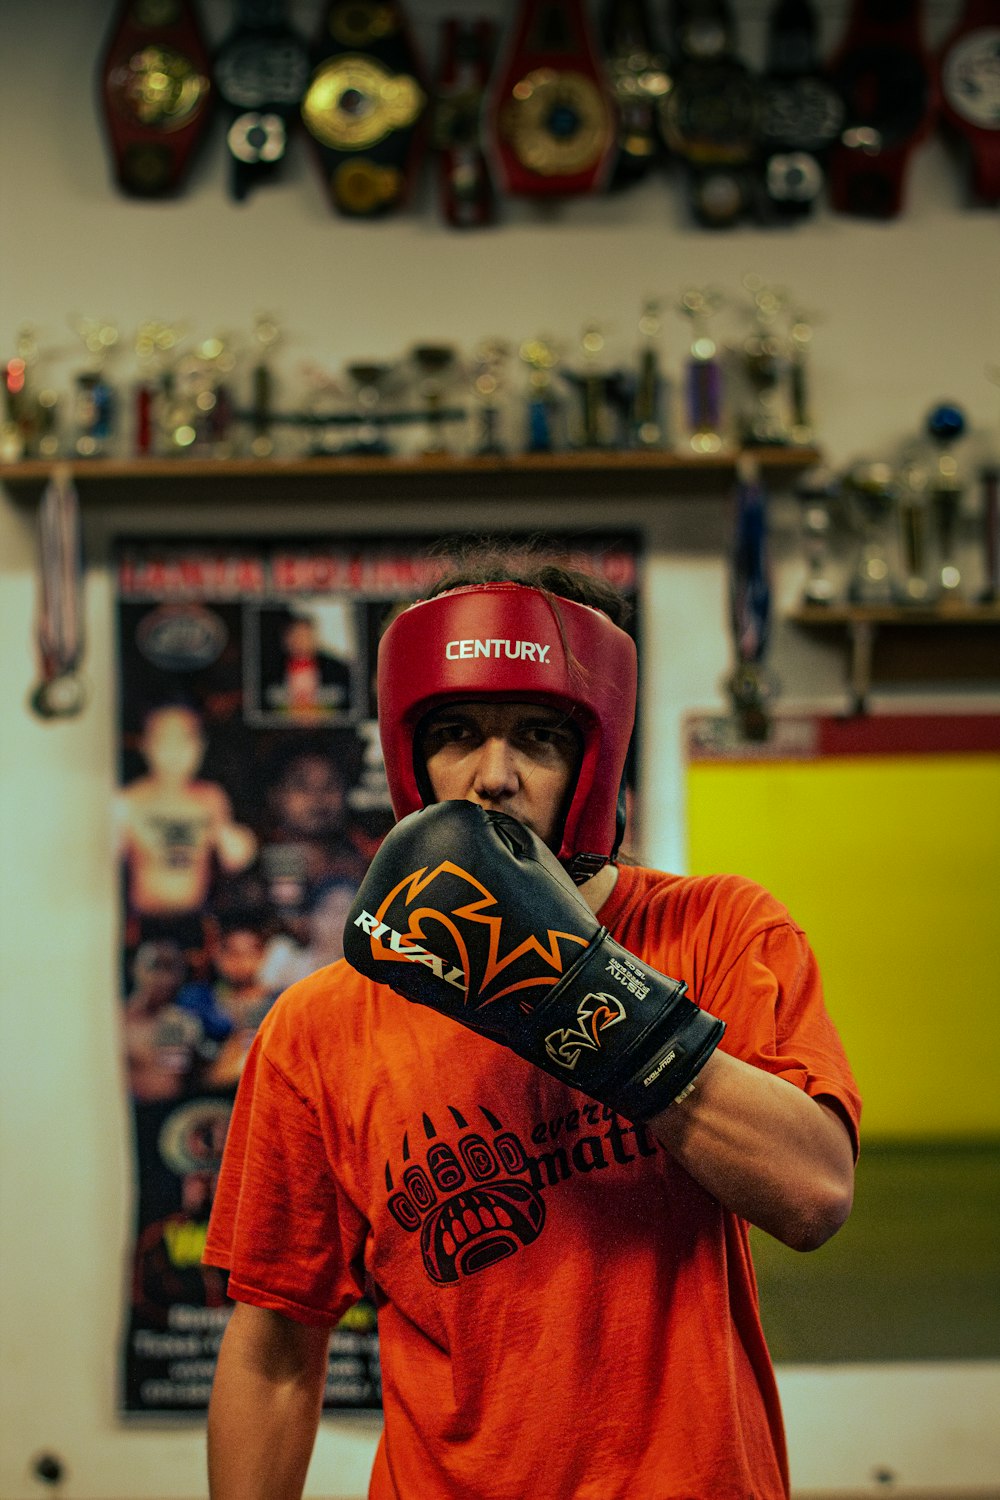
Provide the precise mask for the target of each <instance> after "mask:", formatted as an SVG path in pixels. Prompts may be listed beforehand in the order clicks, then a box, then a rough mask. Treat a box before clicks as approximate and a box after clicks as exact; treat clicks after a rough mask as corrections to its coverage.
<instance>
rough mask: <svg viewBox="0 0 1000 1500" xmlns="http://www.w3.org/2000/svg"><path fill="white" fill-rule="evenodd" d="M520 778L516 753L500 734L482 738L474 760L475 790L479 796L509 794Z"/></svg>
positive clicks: (512, 791)
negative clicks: (476, 759)
mask: <svg viewBox="0 0 1000 1500" xmlns="http://www.w3.org/2000/svg"><path fill="white" fill-rule="evenodd" d="M519 785H520V778H519V775H518V769H517V755H516V752H515V751H514V749H513V747H512V746H511V745H510V744H509V743H508V741H507V740H505V739H503V738H502V737H501V736H495V737H493V738H491V739H487V740H484V741H483V743H482V745H481V746H480V750H479V759H478V761H477V762H476V776H475V790H476V792H477V794H478V795H479V796H481V797H497V796H511V795H512V794H513V793H514V792H516V791H517V789H518V787H519Z"/></svg>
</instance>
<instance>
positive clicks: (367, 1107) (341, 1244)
mask: <svg viewBox="0 0 1000 1500" xmlns="http://www.w3.org/2000/svg"><path fill="white" fill-rule="evenodd" d="M618 611H619V601H618V599H617V596H615V595H613V594H611V593H610V592H609V591H608V590H606V589H605V588H604V587H603V586H602V585H599V584H597V583H596V582H595V581H594V580H592V579H588V578H587V577H586V576H581V575H577V574H573V573H569V572H565V571H563V570H558V569H553V568H546V567H542V568H540V569H538V570H536V571H535V572H534V573H530V574H527V573H526V574H522V575H521V576H520V578H519V579H518V580H517V581H516V582H512V581H510V580H509V575H505V573H504V572H503V571H502V570H500V569H496V570H491V569H489V568H487V569H485V570H484V572H481V573H479V574H478V575H477V574H475V573H473V574H467V575H465V576H459V577H452V578H451V579H449V580H446V581H445V583H444V584H443V585H442V587H441V591H440V592H438V594H437V595H436V596H435V597H434V598H431V599H430V600H428V601H425V602H422V603H419V604H417V605H414V606H413V607H412V608H410V609H409V610H406V611H404V612H403V613H402V614H400V615H399V616H397V618H396V619H395V620H394V621H393V624H392V625H391V626H390V628H389V630H388V631H387V633H386V635H385V637H384V639H383V642H382V647H381V650H380V657H379V719H380V726H381V734H382V739H383V747H384V750H385V761H386V769H387V775H388V778H389V785H390V790H391V792H392V796H393V806H394V809H395V811H396V813H397V816H398V817H400V818H401V822H400V823H399V824H398V825H397V827H396V828H395V829H394V830H393V832H392V833H390V834H389V836H388V838H387V839H386V841H385V843H384V844H383V847H382V850H380V852H379V854H378V855H377V856H376V858H375V860H374V862H373V864H372V867H371V869H370V871H369V874H368V876H367V877H366V880H365V882H364V884H363V886H362V889H361V891H360V892H359V897H358V901H357V902H356V905H355V916H354V919H353V921H352V922H350V923H349V925H348V928H347V930H346V932H345V952H346V953H347V954H348V957H349V958H350V959H351V961H352V963H353V964H354V966H355V967H356V968H357V969H359V970H363V971H364V972H365V973H366V974H369V975H372V974H382V973H384V974H386V975H387V976H388V977H389V978H390V980H391V983H392V984H393V985H394V986H395V987H396V988H397V989H398V990H400V991H401V992H402V993H403V994H405V995H409V996H411V998H414V999H417V1000H420V1001H421V1002H422V1003H420V1004H417V1005H413V1004H408V1003H407V1002H406V1001H405V1000H403V999H401V998H400V997H399V995H398V994H396V993H394V991H393V990H391V989H389V988H387V986H386V985H385V984H382V983H378V982H375V981H374V980H373V979H371V978H363V977H360V975H359V974H358V973H355V972H354V971H353V970H352V968H351V967H350V966H349V965H348V964H346V963H342V964H336V965H334V966H332V967H331V968H329V969H326V970H323V971H321V972H320V973H319V974H318V975H314V976H313V977H311V978H310V979H308V980H305V981H304V982H303V983H301V984H300V985H297V986H295V987H294V988H293V989H292V990H290V991H288V992H287V993H286V995H285V997H284V998H283V1000H282V1001H280V1002H279V1004H278V1006H277V1007H276V1008H275V1010H274V1011H273V1012H272V1015H271V1017H270V1018H269V1020H268V1022H267V1023H266V1024H265V1026H264V1027H263V1028H262V1033H261V1036H260V1038H259V1040H258V1043H257V1045H256V1047H255V1049H254V1053H253V1054H252V1055H251V1058H250V1061H249V1063H248V1068H247V1073H246V1074H245V1077H244V1084H243V1088H242V1090H241V1097H240V1099H239V1100H238V1101H237V1107H236V1111H235V1113H234V1117H233V1124H232V1127H231V1130H230V1136H229V1141H228V1144H227V1153H226V1160H225V1162H224V1166H223V1172H222V1176H221V1179H220V1186H219V1192H218V1196H217V1198H216V1204H215V1210H214V1217H213V1222H212V1226H211V1230H210V1233H209V1238H208V1248H207V1251H206V1257H207V1259H208V1260H209V1261H210V1263H212V1264H218V1265H222V1266H225V1267H228V1268H229V1269H230V1282H229V1287H230V1294H231V1295H232V1296H233V1297H234V1298H235V1299H236V1300H237V1306H236V1308H235V1311H234V1314H233V1318H232V1320H231V1322H230V1325H229V1328H228V1330H227V1333H226V1337H225V1340H224V1343H223V1347H222V1350H221V1354H220V1359H219V1365H218V1371H217V1375H216V1384H215V1390H214V1393H213V1398H212V1405H211V1410H210V1416H209V1467H210V1474H211V1483H212V1494H213V1497H214V1500H230V1497H236V1496H240V1497H241V1500H246V1497H254V1496H259V1497H262V1500H263V1497H265V1496H266V1497H267V1500H284V1497H298V1496H299V1495H300V1493H301V1488H302V1484H303V1481H304V1477H305V1472H306V1467H307V1464H308V1460H309V1454H310V1451H311V1447H312V1443H313V1440H314V1435H315V1430H316V1424H317V1419H318V1414H319V1410H320V1403H321V1399H322V1392H323V1383H324V1373H325V1367H326V1347H327V1336H328V1330H329V1329H330V1327H331V1326H332V1325H333V1324H334V1323H335V1322H336V1321H337V1319H338V1318H339V1316H340V1315H341V1314H342V1312H343V1311H344V1309H345V1308H346V1307H347V1306H348V1305H349V1304H350V1303H351V1301H352V1300H354V1299H356V1298H357V1297H358V1296H360V1294H361V1291H362V1288H363V1286H364V1285H365V1278H367V1284H368V1285H370V1286H371V1287H372V1288H374V1295H375V1298H376V1303H377V1306H378V1311H379V1330H380V1345H381V1358H382V1368H383V1385H384V1405H385V1431H384V1435H383V1439H382V1442H381V1444H380V1446H379V1450H378V1453H377V1455H376V1460H375V1465H374V1470H373V1474H372V1481H371V1490H370V1494H371V1496H372V1497H376V1500H478V1497H484V1500H485V1497H487V1496H489V1497H490V1500H523V1497H525V1496H527V1495H538V1496H544V1497H545V1500H574V1497H579V1500H582V1497H584V1496H586V1497H599V1500H624V1497H626V1496H628V1497H629V1500H681V1497H685V1500H690V1497H698V1500H746V1497H747V1496H754V1497H762V1500H772V1497H773V1500H779V1497H783V1496H785V1495H786V1494H787V1490H788V1477H787V1465H786V1459H785V1450H784V1439H783V1435H782V1428H781V1416H780V1411H779V1407H778V1398H777V1392H776V1388H775V1383H774V1377H773V1372H772V1370H771V1366H770V1361H769V1359H768V1355H767V1350H766V1347H765V1344H764V1338H763V1334H762V1331H761V1327H760V1322H759V1317H758V1312H757V1302H756V1289H755V1284H754V1278H753V1271H752V1267H751V1264H750V1256H749V1247H748V1226H749V1224H756V1225H759V1226H760V1227H762V1228H763V1229H765V1230H767V1231H768V1232H770V1233H772V1234H774V1235H776V1236H777V1237H778V1238H780V1239H781V1240H783V1241H784V1242H785V1243H787V1244H789V1245H792V1246H794V1247H796V1248H799V1249H810V1248H812V1247H814V1246H816V1245H819V1244H821V1243H822V1242H823V1241H824V1240H825V1239H826V1238H828V1236H829V1235H830V1234H832V1233H833V1232H834V1231H835V1230H836V1229H837V1228H838V1227H839V1226H840V1224H841V1223H842V1222H843V1221H844V1219H845V1218H846V1217H847V1214H848V1212H849V1210H850V1204H851V1196H852V1186H853V1162H854V1155H855V1151H856V1145H857V1121H858V1113H859V1101H858V1098H857V1093H856V1090H855V1087H854V1084H853V1080H852V1078H851V1074H850V1071H849V1068H848V1066H847V1063H846V1061H845V1059H844V1056H843V1052H842V1049H841V1047H840V1044H839V1041H838V1039H837V1037H836V1034H835V1032H834V1030H833V1027H832V1025H831V1023H830V1021H829V1018H828V1017H827V1015H826V1012H825V1010H824V1008H823V1003H822V997H821V993H820V986H819V978H818V975H817V972H816V965H815V960H814V958H813V956H812V954H811V952H810V950H809V947H808V945H807V943H806V940H805V938H804V936H803V934H802V933H801V931H800V930H799V929H798V928H797V927H796V926H795V925H794V923H793V922H792V921H791V919H790V918H789V916H788V913H787V912H786V911H785V910H784V908H783V907H781V906H780V905H779V904H778V903H777V902H776V901H774V900H773V899H772V898H771V897H770V896H768V895H767V893H766V892H764V891H762V890H761V889H760V888H759V887H757V886H754V885H752V884H751V883H749V882H747V881H744V880H741V879H739V878H737V877H731V876H726V877H711V878H706V879H685V878H682V877H677V876H670V875H664V874H660V873H658V872H655V871H650V870H644V869H640V868H635V867H628V866H625V865H616V864H614V863H613V858H614V854H615V852H616V849H617V843H618V841H619V840H620V837H621V826H622V815H621V807H622V798H621V796H620V790H621V781H622V774H623V768H624V764H625V757H626V753H627V749H628V742H629V736H630V733H631V727H632V718H633V714H634V708H635V659H634V647H633V645H632V642H631V639H630V638H629V637H628V635H627V634H626V633H625V631H624V630H622V629H621V628H620V627H619V625H618V624H616V623H614V621H615V619H620V618H621V616H620V614H619V612H618ZM421 808H425V809H426V810H424V811H421V810H420V809H421ZM553 856H558V861H557V859H556V858H554V857H553ZM570 877H572V878H570ZM574 882H576V884H575V885H574ZM498 892H499V894H498ZM594 914H596V919H595V915H594ZM599 923H600V924H603V925H600V926H599V925H598V924H599ZM607 929H609V930H610V936H609V933H608V931H607ZM581 974H582V975H583V976H584V978H583V981H582V982H581V981H580V976H581ZM595 975H599V976H600V984H599V985H598V984H596V983H595V982H594V976H595ZM685 986H687V987H689V990H690V995H691V997H692V998H691V999H688V998H687V996H686V994H685ZM692 1001H694V1002H696V1003H692ZM636 1017H639V1018H640V1024H638V1025H636V1024H635V1020H636ZM458 1023H461V1024H458ZM723 1032H724V1036H723ZM720 1039H721V1045H720ZM498 1041H499V1042H500V1043H502V1044H503V1045H500V1046H498V1045H497V1042H498ZM574 1081H576V1082H577V1083H578V1084H583V1083H584V1082H585V1085H586V1086H585V1088H584V1089H583V1091H581V1088H580V1087H573V1086H572V1085H573V1083H574ZM692 1085H693V1088H692Z"/></svg>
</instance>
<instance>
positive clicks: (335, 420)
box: [301, 361, 344, 458]
mask: <svg viewBox="0 0 1000 1500" xmlns="http://www.w3.org/2000/svg"><path fill="white" fill-rule="evenodd" d="M301 373H302V376H303V378H304V380H305V386H306V395H305V403H304V421H305V424H306V426H307V427H308V428H310V429H311V432H312V436H311V438H310V439H309V449H308V452H309V457H310V458H328V457H330V456H331V455H332V454H335V453H339V452H340V451H341V446H340V434H341V429H342V427H343V423H344V387H343V385H342V383H341V381H340V380H338V378H337V376H336V375H333V374H331V372H330V371H329V370H327V369H325V368H324V367H323V366H322V365H320V364H317V363H315V361H308V362H307V363H306V364H304V365H303V366H302V371H301Z"/></svg>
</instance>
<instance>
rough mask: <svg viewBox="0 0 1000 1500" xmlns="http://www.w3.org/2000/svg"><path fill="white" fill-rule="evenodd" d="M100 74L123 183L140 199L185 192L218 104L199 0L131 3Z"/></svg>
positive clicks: (114, 28) (109, 133)
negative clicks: (197, 7)
mask: <svg viewBox="0 0 1000 1500" xmlns="http://www.w3.org/2000/svg"><path fill="white" fill-rule="evenodd" d="M100 77H101V98H102V103H103V108H104V122H105V128H106V131H107V137H108V144H109V146H110V148H111V152H112V155H113V157H114V163H115V180H116V182H117V183H118V186H119V187H120V188H121V189H122V191H123V192H125V193H128V194H130V195H131V196H133V197H137V198H163V197H166V196H168V195H169V194H171V193H175V192H177V190H178V189H179V187H180V186H181V183H182V180H183V178H184V176H185V174H186V173H187V171H188V168H189V167H190V164H191V160H192V157H193V155H194V152H195V150H196V148H197V147H198V146H199V145H200V143H201V141H202V139H203V137H204V134H205V130H206V128H207V126H208V123H209V115H210V105H211V102H212V85H211V63H210V60H209V54H208V48H207V47H206V45H205V42H204V41H203V39H202V33H201V28H200V25H199V22H198V18H197V15H196V12H195V8H194V4H193V0H123V4H122V5H121V7H120V9H119V11H118V14H117V16H116V17H115V20H114V22H113V24H112V28H111V37H110V41H109V42H108V45H107V47H106V49H105V52H104V58H103V61H102V63H101V72H100Z"/></svg>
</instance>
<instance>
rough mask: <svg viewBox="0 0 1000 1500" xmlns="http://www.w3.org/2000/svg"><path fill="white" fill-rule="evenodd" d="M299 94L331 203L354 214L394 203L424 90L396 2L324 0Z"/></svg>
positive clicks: (406, 180) (415, 147)
mask: <svg viewBox="0 0 1000 1500" xmlns="http://www.w3.org/2000/svg"><path fill="white" fill-rule="evenodd" d="M313 62H314V66H313V73H312V78H311V79H310V81H309V86H308V88H307V89H306V94H305V98H304V99H303V101H302V118H303V120H304V121H305V125H306V129H307V130H308V131H309V134H310V135H311V136H312V138H313V141H314V142H315V145H316V150H317V153H318V156H319V161H320V166H321V170H322V172H323V177H324V180H325V182H326V185H327V190H328V192H329V194H330V199H331V202H332V203H333V206H334V207H335V208H336V209H338V210H339V212H340V213H342V214H347V215H349V216H351V217H353V218H374V217H376V216H377V215H380V214H385V213H389V212H391V211H392V210H393V209H396V208H399V207H400V206H401V204H402V203H403V202H404V201H405V200H406V198H407V196H408V194H409V191H410V188H411V186H412V182H413V177H414V174H415V170H416V167H417V163H418V159H419V155H420V148H421V146H422V144H423V130H422V124H423V119H424V116H425V113H426V107H427V91H426V88H425V86H424V84H423V82H422V80H421V78H420V75H419V64H418V60H417V54H416V51H415V49H414V46H413V43H412V41H411V38H410V33H409V29H408V27H407V24H406V19H405V16H404V14H403V10H402V7H401V6H400V5H399V4H396V3H393V0H331V3H330V4H329V5H328V6H327V8H326V12H325V16H324V21H323V25H322V28H321V32H320V36H319V38H318V40H317V42H316V45H315V46H314V48H313Z"/></svg>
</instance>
